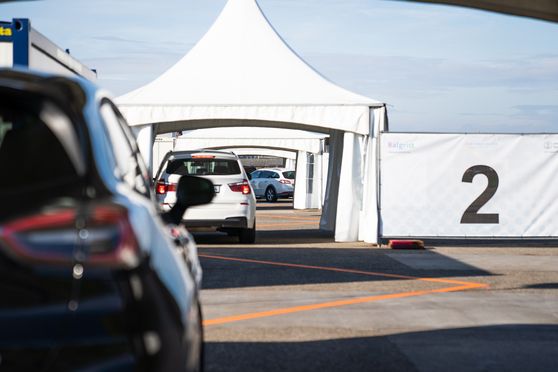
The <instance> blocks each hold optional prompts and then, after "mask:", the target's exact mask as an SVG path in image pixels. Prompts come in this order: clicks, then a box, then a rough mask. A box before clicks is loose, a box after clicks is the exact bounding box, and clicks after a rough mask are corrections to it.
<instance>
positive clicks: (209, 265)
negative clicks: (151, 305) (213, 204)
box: [195, 201, 558, 372]
mask: <svg viewBox="0 0 558 372" xmlns="http://www.w3.org/2000/svg"><path fill="white" fill-rule="evenodd" d="M291 207H292V204H291V203H290V202H288V201H279V202H278V203H259V204H258V212H257V224H258V234H257V242H256V244H254V245H239V244H237V242H236V239H235V238H234V237H229V236H227V235H225V234H197V235H195V238H196V240H197V241H198V246H199V254H200V260H201V262H202V266H203V269H204V281H203V287H204V289H203V291H202V303H203V315H204V319H205V321H204V322H205V326H204V331H205V340H206V344H205V352H206V370H207V371H318V370H319V371H322V372H323V371H449V370H451V371H452V372H456V371H558V247H520V246H515V247H479V246H474V247H468V246H463V247H448V246H444V247H436V246H431V245H430V246H427V249H425V250H423V251H394V250H391V249H389V248H386V247H375V246H372V245H369V244H365V243H333V242H332V241H333V238H332V236H330V235H328V234H324V233H320V232H319V231H318V230H317V229H318V224H319V216H320V213H319V211H312V210H310V211H295V210H292V209H291Z"/></svg>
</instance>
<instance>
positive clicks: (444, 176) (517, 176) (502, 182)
mask: <svg viewBox="0 0 558 372" xmlns="http://www.w3.org/2000/svg"><path fill="white" fill-rule="evenodd" d="M491 169H492V170H491ZM468 170H469V171H468ZM466 172H467V175H465V174H466ZM489 180H490V185H489ZM467 181H470V182H467ZM481 195H482V196H481ZM479 197H480V198H481V200H479V201H477V202H476V203H474V201H475V200H476V199H477V198H479ZM479 207H480V208H479ZM468 209H469V211H470V213H467V214H466V216H465V217H464V215H465V212H466V210H468ZM471 209H473V210H471ZM475 209H477V211H476V212H475V211H474V210H475ZM381 220H382V223H381V232H382V235H383V236H385V237H393V236H400V237H403V236H411V237H498V238H505V237H558V135H556V134H552V135H550V134H549V135H506V134H499V135H496V134H493V135H491V134H410V133H386V134H383V135H382V137H381Z"/></svg>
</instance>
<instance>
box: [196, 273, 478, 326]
mask: <svg viewBox="0 0 558 372" xmlns="http://www.w3.org/2000/svg"><path fill="white" fill-rule="evenodd" d="M475 284H476V283H475ZM473 288H477V286H476V285H471V286H466V285H463V286H457V287H447V288H441V289H432V290H424V291H411V292H402V293H392V294H387V295H378V296H369V297H359V298H353V299H350V300H340V301H331V302H323V303H319V304H311V305H303V306H294V307H287V308H283V309H275V310H269V311H261V312H257V313H248V314H241V315H233V316H226V317H222V318H215V319H208V320H204V321H203V325H204V326H210V325H218V324H225V323H233V322H239V321H242V320H251V319H258V318H266V317H270V316H277V315H286V314H292V313H299V312H303V311H311V310H319V309H327V308H332V307H341V306H348V305H356V304H363V303H368V302H374V301H381V300H390V299H395V298H406V297H417V296H424V295H427V294H432V293H446V292H456V291H465V290H468V289H473Z"/></svg>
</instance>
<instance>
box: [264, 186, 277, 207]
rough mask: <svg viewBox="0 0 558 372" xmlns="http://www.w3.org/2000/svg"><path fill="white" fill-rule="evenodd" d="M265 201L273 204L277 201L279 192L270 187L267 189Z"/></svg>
mask: <svg viewBox="0 0 558 372" xmlns="http://www.w3.org/2000/svg"><path fill="white" fill-rule="evenodd" d="M265 200H266V201H268V202H270V203H272V202H276V201H277V192H276V191H275V188H273V186H269V187H268V188H267V189H265Z"/></svg>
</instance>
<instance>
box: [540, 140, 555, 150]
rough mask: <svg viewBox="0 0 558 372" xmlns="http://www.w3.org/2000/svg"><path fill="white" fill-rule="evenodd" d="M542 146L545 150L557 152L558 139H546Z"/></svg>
mask: <svg viewBox="0 0 558 372" xmlns="http://www.w3.org/2000/svg"><path fill="white" fill-rule="evenodd" d="M543 147H544V151H545V152H558V141H554V142H552V141H546V142H545V143H544V145H543Z"/></svg>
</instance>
